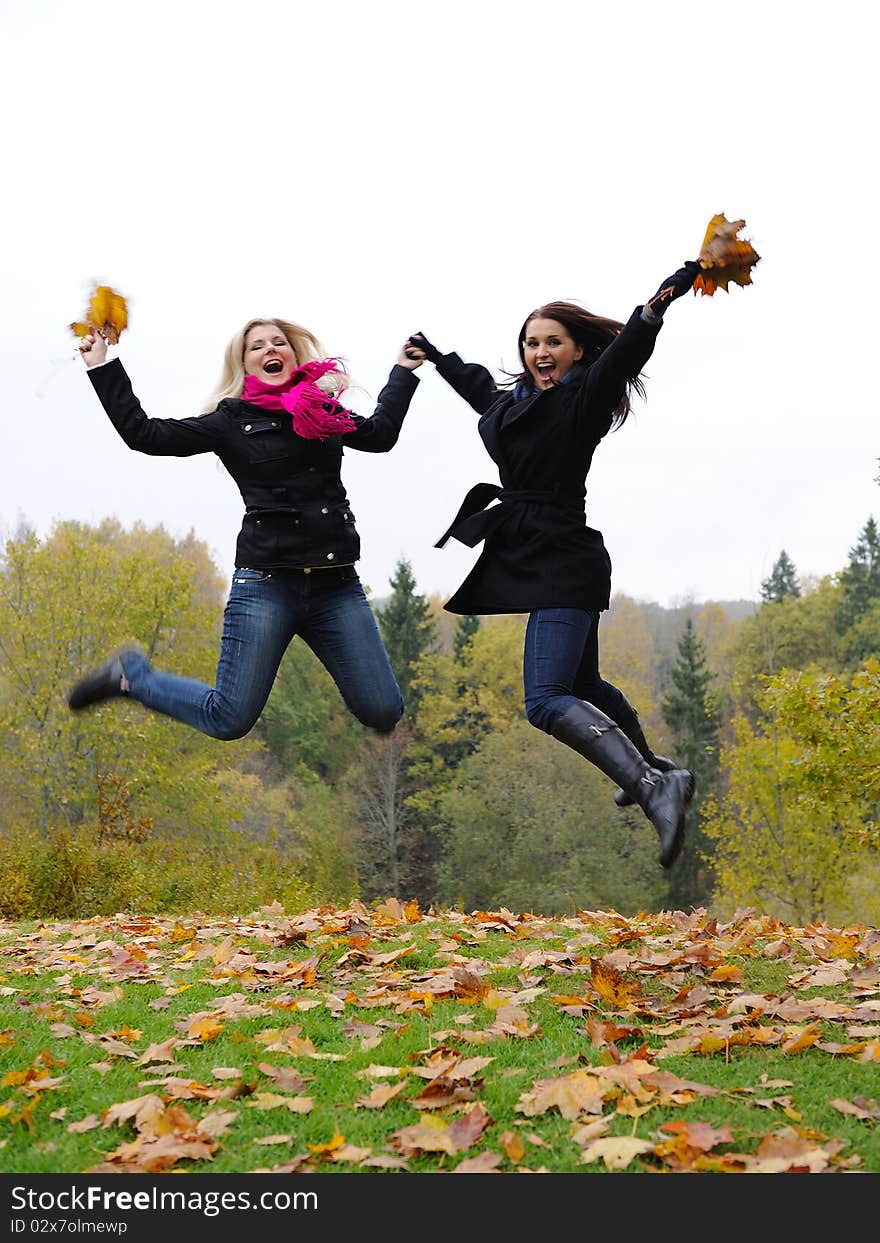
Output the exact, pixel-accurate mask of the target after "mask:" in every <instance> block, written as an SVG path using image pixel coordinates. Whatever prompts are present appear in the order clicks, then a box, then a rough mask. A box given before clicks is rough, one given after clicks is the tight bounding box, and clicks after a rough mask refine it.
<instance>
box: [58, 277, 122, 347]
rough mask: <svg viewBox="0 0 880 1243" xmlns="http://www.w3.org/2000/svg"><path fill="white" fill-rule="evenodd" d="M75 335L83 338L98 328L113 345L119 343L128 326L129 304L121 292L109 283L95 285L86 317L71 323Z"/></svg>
mask: <svg viewBox="0 0 880 1243" xmlns="http://www.w3.org/2000/svg"><path fill="white" fill-rule="evenodd" d="M69 327H70V330H71V332H72V333H73V335H74V336H75V337H79V338H80V339H82V338H83V337H86V336H88V334H89V331H90V330H91V329H92V328H96V329H97V330H98V332H100V333H101V335H102V336H104V337H106V339H107V341H109V343H110V344H111V345H117V344H118V342H119V334H120V333H121V332H122V331H123V330H124V329H125V328H127V327H128V304H127V303H126V301H125V298H124V297H123V296H122V294H121V293H117V291H116V290H115V289H111V288H110V286H109V285H97V284H96V285H95V286H94V287H93V289H92V293H91V296H90V298H89V305H88V308H87V309H86V313H85V317H84V319H82V320H78V321H76V322H75V323H72V324H70V325H69Z"/></svg>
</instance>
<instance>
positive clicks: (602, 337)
mask: <svg viewBox="0 0 880 1243" xmlns="http://www.w3.org/2000/svg"><path fill="white" fill-rule="evenodd" d="M533 319H555V320H556V321H557V323H560V324H562V326H563V327H564V328H565V329H566V330H567V332H568V334H569V336H570V337H571V339H572V340H573V341H574V342H575V344H576V345H580V346H582V347H583V351H584V352H583V357H582V358H581V359H580V360H579V361H580V362H582V363H584V364H585V365H586V366H589V365H590V363H593V362H595V361H596V359H597V358H598V357H599V355H600V354H601V353H602V351H603V350H604V349H605V347H606V346H607V345H610V344H611V342H612V341H613V340H614V338H615V337H616V336H617V334H618V333H619V332H620V330H621V328H622V327H623V324H622V323H620V321H619V320H616V319H606V318H605V316H604V315H593V314H592V312H590V311H588V310H587V309H586V307H582V306H579V305H578V303H576V302H546V303H545V304H544V305H543V306H539V307H536V308H535V310H534V311H530V312H529V314H528V315H527V316H526V318H525V320H524V321H523V326H522V328H520V330H519V338H518V349H519V360H520V362H521V363H522V366H523V369H522V371H521V372H520V373H519V374H518V375H516V376H514V377H513V378H512V380H511V383H512V384H517V383H518V382H519V381H520V380H522V381H525V382H526V383H528V382H529V381H530V380H531V379H532V375H531V372H530V371H529V369H528V367H526V355H525V348H524V346H525V339H526V336H527V335H528V331H527V330H528V327H529V324H530V323H531V322H532V320H533ZM633 394H637V395H638V396H639V397H641V398H642V399H643V400H644V397H645V387H644V385H643V383H642V380H641V377H640V376H633V378H632V379H630V380H627V382H626V386H625V388H624V392H623V396H622V397H621V399H620V401H619V402H618V403H617V406H616V407H615V410H614V414H613V416H612V420H611V426H612V427H614V428H616V427H621V426H622V425H623V424H624V423H625V422H626V417H627V415H628V414H629V413H630V411H631V410H632V397H633Z"/></svg>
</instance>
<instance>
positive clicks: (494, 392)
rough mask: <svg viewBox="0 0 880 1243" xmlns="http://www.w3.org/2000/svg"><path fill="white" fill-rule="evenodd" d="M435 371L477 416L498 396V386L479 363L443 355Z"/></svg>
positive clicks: (455, 356) (484, 411)
mask: <svg viewBox="0 0 880 1243" xmlns="http://www.w3.org/2000/svg"><path fill="white" fill-rule="evenodd" d="M437 370H438V371H439V373H440V375H442V377H443V379H444V380H445V381H446V383H447V384H450V385H451V386H452V388H454V389H455V391H456V393H458V395H459V397H463V398H464V399H465V401H466V402H467V403H468V404H469V405H471V406H473V408H474V409H475V410H476V412H477V414H485V413H486V411H487V410H488V409H489V407H490V406H491V405H492V402H493V401H494V400H495V398H496V397H497V396H498V385H497V384H496V383H495V381H494V380H493V379H492V375H491V373H490V372H489V371H488V370H487V369H486V368H485V367H483V366H482V365H481V364H480V363H466V362H462V360H461V359H460V358H459V356H458V355H457V354H444V355H443V357H442V358H441V359H440V361H439V362H438V363H437Z"/></svg>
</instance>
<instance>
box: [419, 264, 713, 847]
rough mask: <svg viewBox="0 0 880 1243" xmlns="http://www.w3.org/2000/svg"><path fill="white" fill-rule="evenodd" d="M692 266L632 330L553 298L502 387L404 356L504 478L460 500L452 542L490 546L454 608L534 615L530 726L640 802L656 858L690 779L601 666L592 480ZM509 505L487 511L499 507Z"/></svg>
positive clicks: (427, 349)
mask: <svg viewBox="0 0 880 1243" xmlns="http://www.w3.org/2000/svg"><path fill="white" fill-rule="evenodd" d="M699 271H700V266H699V264H698V263H695V262H687V263H685V265H684V266H683V267H681V268H679V270H678V271H677V272H676V273H675V274H674V275H673V276H670V277H669V278H668V279H667V280H666V281H664V282H663V284H662V285H661V286H660V289H659V290H658V291H657V293H656V294H655V295H654V297H653V298H652V299H651V300H650V301H649V302H648V303H647V305H646V306H644V307H642V306H639V307H637V308H636V309H635V311H634V312H633V314H632V315H631V317H630V319H629V321H628V322H627V323H626V324H620V323H618V322H617V321H616V320H611V319H604V318H601V317H599V316H597V315H592V314H590V313H589V312H588V311H586V310H585V309H584V308H583V307H580V306H578V305H577V304H575V303H571V302H551V303H548V304H547V305H545V306H542V307H538V308H537V309H536V310H534V311H532V312H531V314H530V315H528V317H527V318H526V321H525V323H524V324H523V326H522V328H521V329H520V334H519V356H520V361H521V363H522V372H521V373H520V375H519V376H518V377H517V379H516V381H515V383H514V385H513V386H512V388H499V387H498V385H497V384H496V383H495V381H494V380H493V378H492V376H491V374H490V373H489V372H488V371H487V370H486V368H485V367H481V366H479V365H478V364H473V363H464V362H462V360H461V359H460V358H459V356H458V355H457V354H441V353H440V351H439V350H437V349H436V348H435V347H434V346H433V345H432V344H431V343H430V341H428V339H427V338H426V337H425V336H424V334H423V333H414V334H413V336H411V337H410V339H409V342H410V343H409V355H410V357H411V359H413V360H414V361H416V362H417V363H418V364H419V365H421V363H422V362H423V361H424V360H425V359H426V358H427V359H429V360H430V361H431V362H433V363H434V364H435V365H436V367H437V370H438V371H439V373H440V375H442V376H443V378H444V380H446V381H448V383H449V384H451V385H452V387H453V388H454V389H455V391H456V392H457V393H459V394H460V395H461V396H462V397H464V398H465V400H466V401H468V402H469V403H470V405H472V406H473V407H474V409H475V410H476V411H477V413H478V414H479V415H480V422H479V432H480V436H481V437H482V439H483V443H484V444H485V446H486V449H487V450H488V452H489V455H490V456H491V458H492V460H493V461H494V462H495V463H496V465H497V467H498V472H499V477H500V480H501V482H500V485H496V484H489V483H480V484H477V485H476V486H475V487H474V488H472V489H471V490H470V492H469V493H468V494H467V496H466V497H465V500H464V502H463V504H462V506H461V508H460V510H459V512H458V514H457V515H456V517H455V519H454V520H453V522H452V525H451V526H450V527H449V529H448V530H447V531H446V533H445V534H444V535H443V536H442V538H441V539H440V540H439V541H438V544H437V546H438V547H442V546H443V544H445V542H446V540H447V539H448V538H449V537H450V536H453V537H454V538H455V539H458V540H460V541H461V542H462V543H464V544H467V545H468V546H469V547H471V548H473V547H474V546H475V545H476V544H478V543H479V542H480V541H481V540H482V541H485V543H484V546H483V550H482V552H481V554H480V556H479V558H478V560H477V562H476V564H475V565H474V567H473V569H472V570H471V571H470V573H469V574H468V576H467V578H466V579H465V581H464V582H463V583H462V585H461V586H460V587H459V589H458V590H457V591H456V592H455V593H454V595H453V596H452V598H451V599H450V600H449V601H448V602H447V604H446V606H445V607H446V609H447V610H448V611H449V612H451V613H461V614H489V613H528V614H529V620H528V625H527V627H526V638H525V651H524V654H523V681H524V687H525V706H526V713H527V715H528V719H529V721H530V722H531V723H532V724H533V725H535V726H536V727H537V728H538V729H541V730H544V731H545V732H546V733H548V734H552V735H553V736H554V737H555V738H558V739H559V740H560V742H564V743H566V744H567V745H568V746H569V747H572V748H573V749H574V750H575V751H577V752H578V753H579V754H580V755H583V756H584V757H585V758H586V759H588V760H590V761H591V762H592V763H593V764H595V765H596V767H597V768H599V769H600V770H601V771H602V772H603V773H605V774H606V775H607V776H609V777H611V778H612V779H613V780H614V781H615V782H616V783H617V785H618V786H619V787H620V790H619V791H618V794H617V802H618V804H619V805H621V806H624V805H626V804H628V803H638V805H639V806H640V807H641V808H642V810H643V811H644V812H645V815H646V816H647V817H648V819H649V820H650V821H651V822H652V823H653V825H654V827H655V828H656V830H657V833H658V836H659V838H660V863H661V864H662V865H663V867H671V865H672V864H673V863H674V862H675V860H676V858H677V857H678V855H679V854H680V852H681V848H682V844H683V842H684V833H685V810H686V808H687V805H688V803H689V802H690V801H691V799H692V798H693V794H694V776H693V774H692V773H691V772H688V771H686V770H684V769H677V768H675V766H674V764H673V763H672V761H671V760H667V759H664V758H663V757H662V756H658V755H655V754H654V753H653V751H652V750H651V748H650V747H649V746H648V743H647V741H646V739H645V736H644V733H643V732H642V728H641V726H640V724H639V718H638V715H637V713H636V711H635V709H634V708H633V707H632V705H631V704H630V703H628V701H627V700H626V698H625V697H624V696H623V694H622V693H621V692H620V691H619V690H618V689H617V687H616V686H612V685H611V683H610V682H605V681H604V680H603V679H602V678H601V676H600V674H599V649H598V637H597V636H598V627H599V615H600V613H601V612H602V611H603V610H605V609H607V608H608V607H609V604H610V594H611V562H610V559H609V557H608V553H607V552H606V549H605V544H604V542H603V539H602V535H601V533H600V532H599V531H596V530H593V529H592V528H590V527H588V526H587V525H586V521H585V514H584V499H585V496H586V477H587V473H588V471H589V469H590V464H591V462H592V459H593V453H594V452H595V449H596V447H597V445H598V444H599V441H600V440H601V439H602V438H603V436H605V435H606V433H607V432H608V431H609V430H610V429H611V428H612V427H616V426H619V425H620V424H621V423H623V421H624V420H625V419H626V416H627V414H628V413H629V410H630V397H631V393H632V392H633V391H635V392H637V393H638V394H639V395H643V391H644V390H643V388H642V383H641V380H640V378H639V373H640V372H641V370H642V368H643V367H644V365H645V363H646V362H647V361H648V359H649V358H650V357H651V354H652V352H653V349H654V344H655V341H656V338H657V333H658V332H659V330H660V325H661V323H662V320H663V313H664V311H665V310H666V308H667V306H668V305H669V303H670V302H672V301H673V300H674V299H675V298H678V297H681V295H682V294H684V293H686V292H687V291H688V290H689V289H691V288H692V287H693V283H694V281H695V279H696V277H697V273H698V272H699ZM495 500H497V501H499V502H500V504H497V505H491V507H489V508H487V506H490V502H492V501H495Z"/></svg>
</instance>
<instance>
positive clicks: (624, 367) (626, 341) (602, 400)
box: [578, 306, 663, 417]
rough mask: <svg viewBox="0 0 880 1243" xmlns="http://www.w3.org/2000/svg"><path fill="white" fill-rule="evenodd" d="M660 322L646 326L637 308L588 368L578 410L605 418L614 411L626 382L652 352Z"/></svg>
mask: <svg viewBox="0 0 880 1243" xmlns="http://www.w3.org/2000/svg"><path fill="white" fill-rule="evenodd" d="M662 323H663V321H662V320H660V321H659V322H658V323H656V324H648V323H646V322H645V320H643V319H642V308H641V307H640V306H637V307H636V309H635V310H634V311H633V313H632V315H630V317H629V319H628V320H627V322H626V323H625V324H624V326H623V327H622V328H621V330H620V332H619V333H618V334H617V336H616V337H615V338H614V340H613V341H612V342H611V343H610V344H609V345H607V346H606V347H605V349H604V350H603V351H602V353H601V354H600V355H599V357H598V358H597V359H596V361H595V362H594V363H593V364H592V365H591V366H590V367H589V368H588V370H587V374H586V377H585V379H584V383H583V386H582V388H581V393H580V399H579V403H578V404H579V409H580V411H581V412H583V413H584V414H585V415H587V416H591V415H596V416H601V417H604V416H605V415H606V414H607V415H608V416H610V415H611V413H612V412H613V411H614V410H615V408H616V407H617V403H618V402H619V401H620V399H621V397H622V396H623V394H624V392H625V390H626V385H627V382H628V381H629V380H634V379H635V378H636V377H637V376H638V374H639V372H640V371H641V370H642V368H643V367H644V365H645V363H646V362H647V361H648V359H649V358H650V357H651V355H652V354H653V353H654V346H655V344H656V343H657V333H658V332H659V331H660V328H661V326H662Z"/></svg>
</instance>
